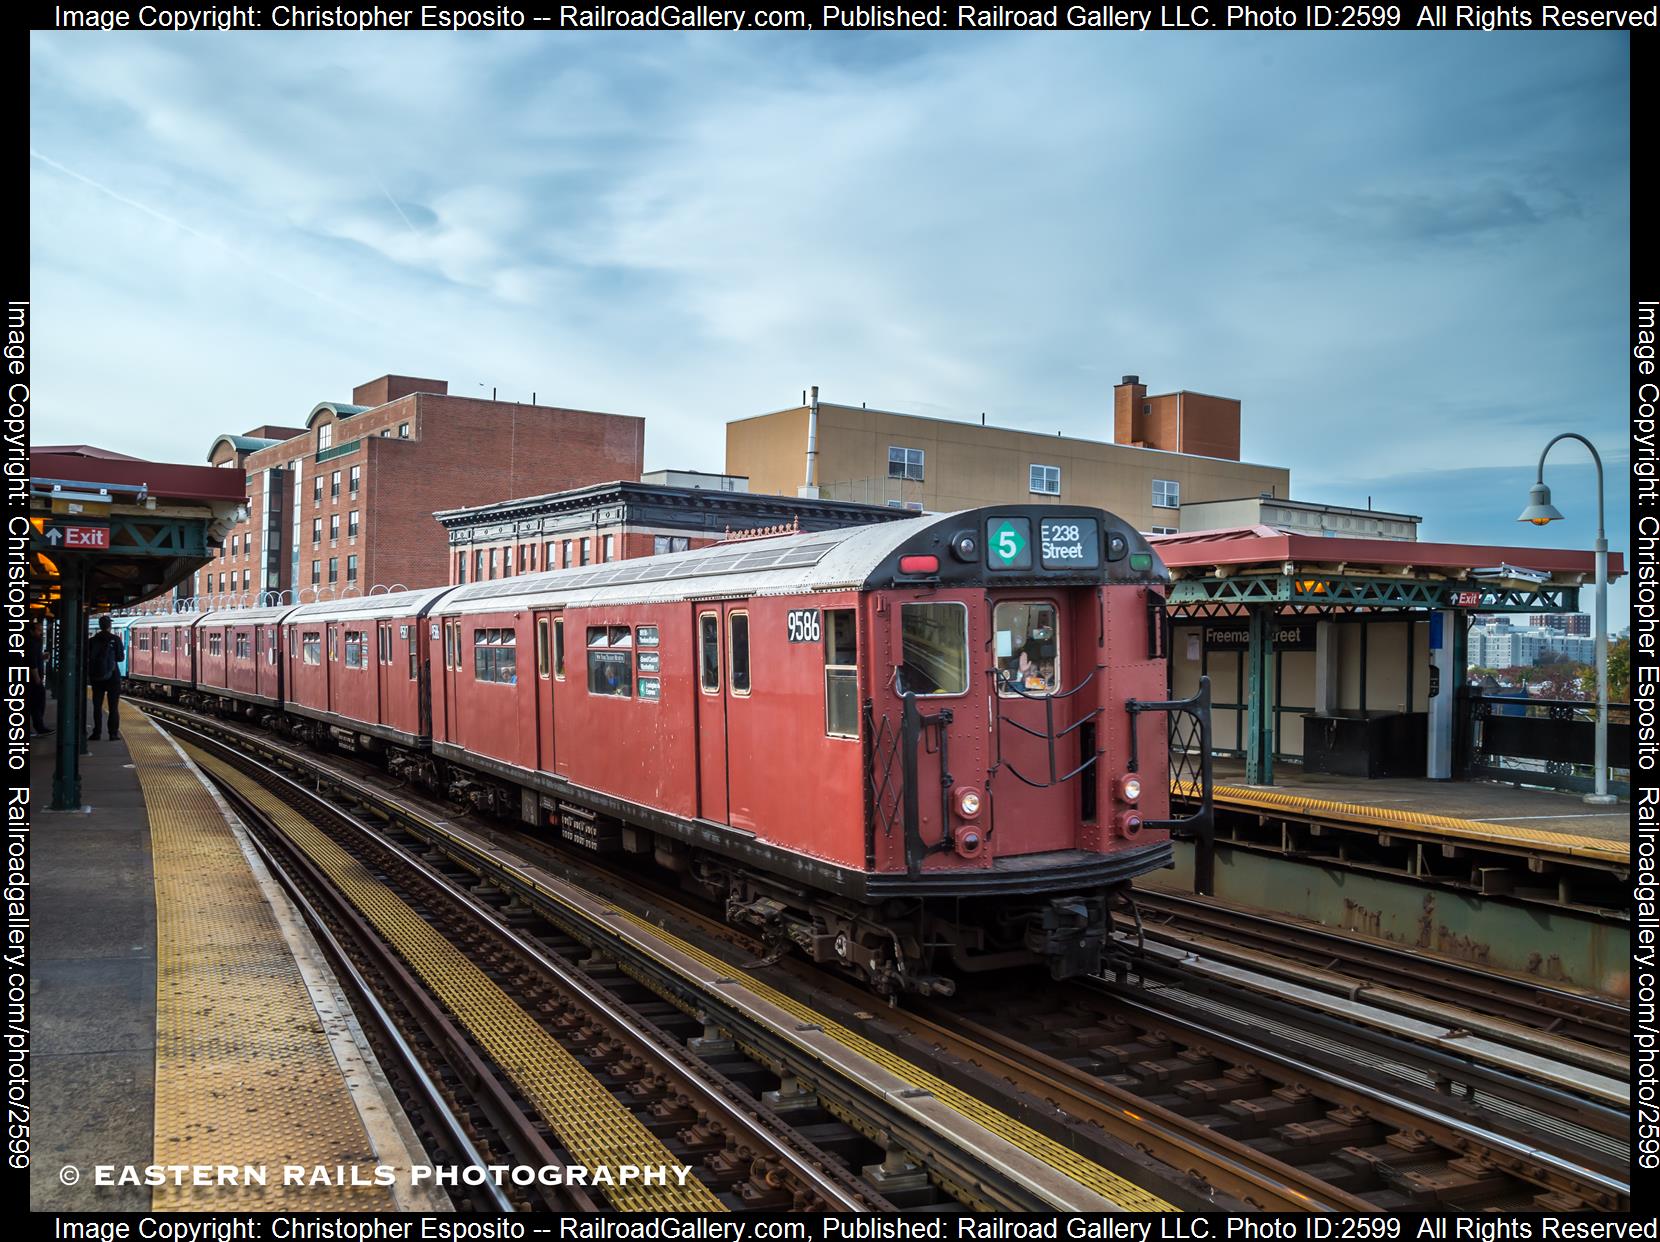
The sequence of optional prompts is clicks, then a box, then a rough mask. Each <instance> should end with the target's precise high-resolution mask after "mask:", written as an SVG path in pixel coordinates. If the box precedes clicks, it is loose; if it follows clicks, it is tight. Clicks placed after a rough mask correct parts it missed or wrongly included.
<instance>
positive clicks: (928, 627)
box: [899, 604, 968, 695]
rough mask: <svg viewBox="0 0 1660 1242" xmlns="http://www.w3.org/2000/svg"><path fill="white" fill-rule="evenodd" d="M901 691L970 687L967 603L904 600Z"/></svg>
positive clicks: (950, 690)
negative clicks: (933, 602)
mask: <svg viewBox="0 0 1660 1242" xmlns="http://www.w3.org/2000/svg"><path fill="white" fill-rule="evenodd" d="M899 615H900V631H901V633H902V635H903V645H902V654H901V656H900V661H901V662H900V666H899V691H900V693H901V694H919V695H920V694H962V693H964V692H966V691H967V690H968V606H967V605H966V604H901V605H900V606H899Z"/></svg>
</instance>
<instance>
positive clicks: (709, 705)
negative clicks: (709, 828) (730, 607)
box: [692, 603, 730, 824]
mask: <svg viewBox="0 0 1660 1242" xmlns="http://www.w3.org/2000/svg"><path fill="white" fill-rule="evenodd" d="M692 609H693V613H692V620H693V626H694V629H693V632H694V633H695V634H696V635H697V791H698V810H697V813H698V814H699V815H700V816H702V817H703V818H704V819H712V820H714V821H715V822H717V823H722V824H724V823H726V822H727V817H728V814H729V810H730V808H729V804H728V800H727V788H726V778H727V771H726V694H727V691H726V658H725V650H726V643H725V638H724V636H725V632H726V623H725V618H724V616H723V615H722V607H721V605H720V604H712V603H711V604H694V605H692Z"/></svg>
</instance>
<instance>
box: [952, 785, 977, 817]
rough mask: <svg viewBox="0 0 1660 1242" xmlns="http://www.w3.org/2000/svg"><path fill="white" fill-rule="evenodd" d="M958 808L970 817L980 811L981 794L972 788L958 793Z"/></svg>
mask: <svg viewBox="0 0 1660 1242" xmlns="http://www.w3.org/2000/svg"><path fill="white" fill-rule="evenodd" d="M957 810H959V811H960V812H962V814H963V815H965V816H967V817H968V818H969V819H973V818H974V817H975V816H976V815H978V814H979V813H980V795H979V794H978V793H977V792H975V791H974V790H972V789H965V790H963V791H962V793H960V794H959V795H957Z"/></svg>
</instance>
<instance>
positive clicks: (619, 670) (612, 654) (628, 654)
mask: <svg viewBox="0 0 1660 1242" xmlns="http://www.w3.org/2000/svg"><path fill="white" fill-rule="evenodd" d="M588 693H589V694H604V695H609V696H611V697H612V698H618V699H631V698H633V697H634V635H633V633H632V631H630V630H629V628H628V627H627V626H626V625H590V626H589V627H588Z"/></svg>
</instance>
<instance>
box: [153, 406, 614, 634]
mask: <svg viewBox="0 0 1660 1242" xmlns="http://www.w3.org/2000/svg"><path fill="white" fill-rule="evenodd" d="M644 452H645V420H644V419H640V418H632V417H628V416H625V415H619V414H604V413H596V412H594V411H590V410H572V409H564V408H561V407H557V406H546V405H526V404H523V403H521V402H513V401H497V400H485V399H483V398H479V397H460V396H454V395H451V394H450V392H449V385H448V383H447V382H446V381H444V380H436V379H423V378H419V377H416V376H407V375H383V376H381V377H380V378H379V379H375V380H371V381H369V382H368V383H366V384H359V385H358V386H357V387H356V388H355V389H353V390H352V399H351V400H350V401H349V402H346V401H321V402H318V403H317V404H316V405H315V406H313V407H312V409H311V411H310V413H309V414H308V415H307V416H306V418H305V420H304V425H303V426H302V427H298V428H296V427H292V426H264V427H259V428H255V429H254V430H253V431H251V432H249V433H247V434H246V435H222V436H220V437H218V439H216V440H215V441H214V443H213V446H212V448H211V449H210V450H209V454H208V460H209V462H210V463H211V464H213V465H215V466H220V467H222V468H224V469H233V470H240V471H242V472H243V473H244V474H245V475H246V478H247V487H248V516H247V518H246V520H245V521H243V522H241V523H239V524H238V525H237V526H236V527H235V528H233V529H232V530H231V531H230V533H229V534H228V535H227V536H226V537H225V541H224V544H223V546H221V547H220V548H219V549H218V550H217V552H216V554H215V556H214V559H213V561H212V562H210V563H209V564H208V565H207V566H205V567H204V568H203V569H202V570H201V571H200V572H199V573H198V574H197V575H196V577H195V579H194V581H193V583H192V584H190V585H189V586H188V587H181V589H180V591H179V595H180V596H181V597H193V600H194V603H195V606H196V607H199V608H207V607H235V606H245V605H253V604H258V603H261V602H269V601H275V600H277V599H279V598H281V599H285V600H294V599H299V600H304V601H309V600H312V599H328V598H331V597H338V596H345V595H353V594H367V593H369V592H370V591H372V590H374V589H375V588H377V587H383V588H387V589H396V588H399V587H408V588H411V589H413V588H416V587H423V586H439V585H442V584H443V583H445V582H447V581H448V580H449V544H448V541H447V539H446V538H445V533H444V531H443V530H442V529H441V528H439V527H438V526H436V525H434V523H433V520H432V514H433V511H434V510H437V509H449V508H453V507H455V506H457V505H475V504H482V503H485V502H487V501H496V500H501V499H504V498H506V497H512V496H524V495H532V494H538V493H547V492H550V491H558V490H564V489H567V488H571V487H578V486H581V485H584V484H591V483H597V482H602V481H605V480H610V479H618V478H638V477H639V473H640V467H641V464H642V462H643V459H644ZM162 606H173V605H172V604H171V603H168V602H164V603H163V605H162Z"/></svg>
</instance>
